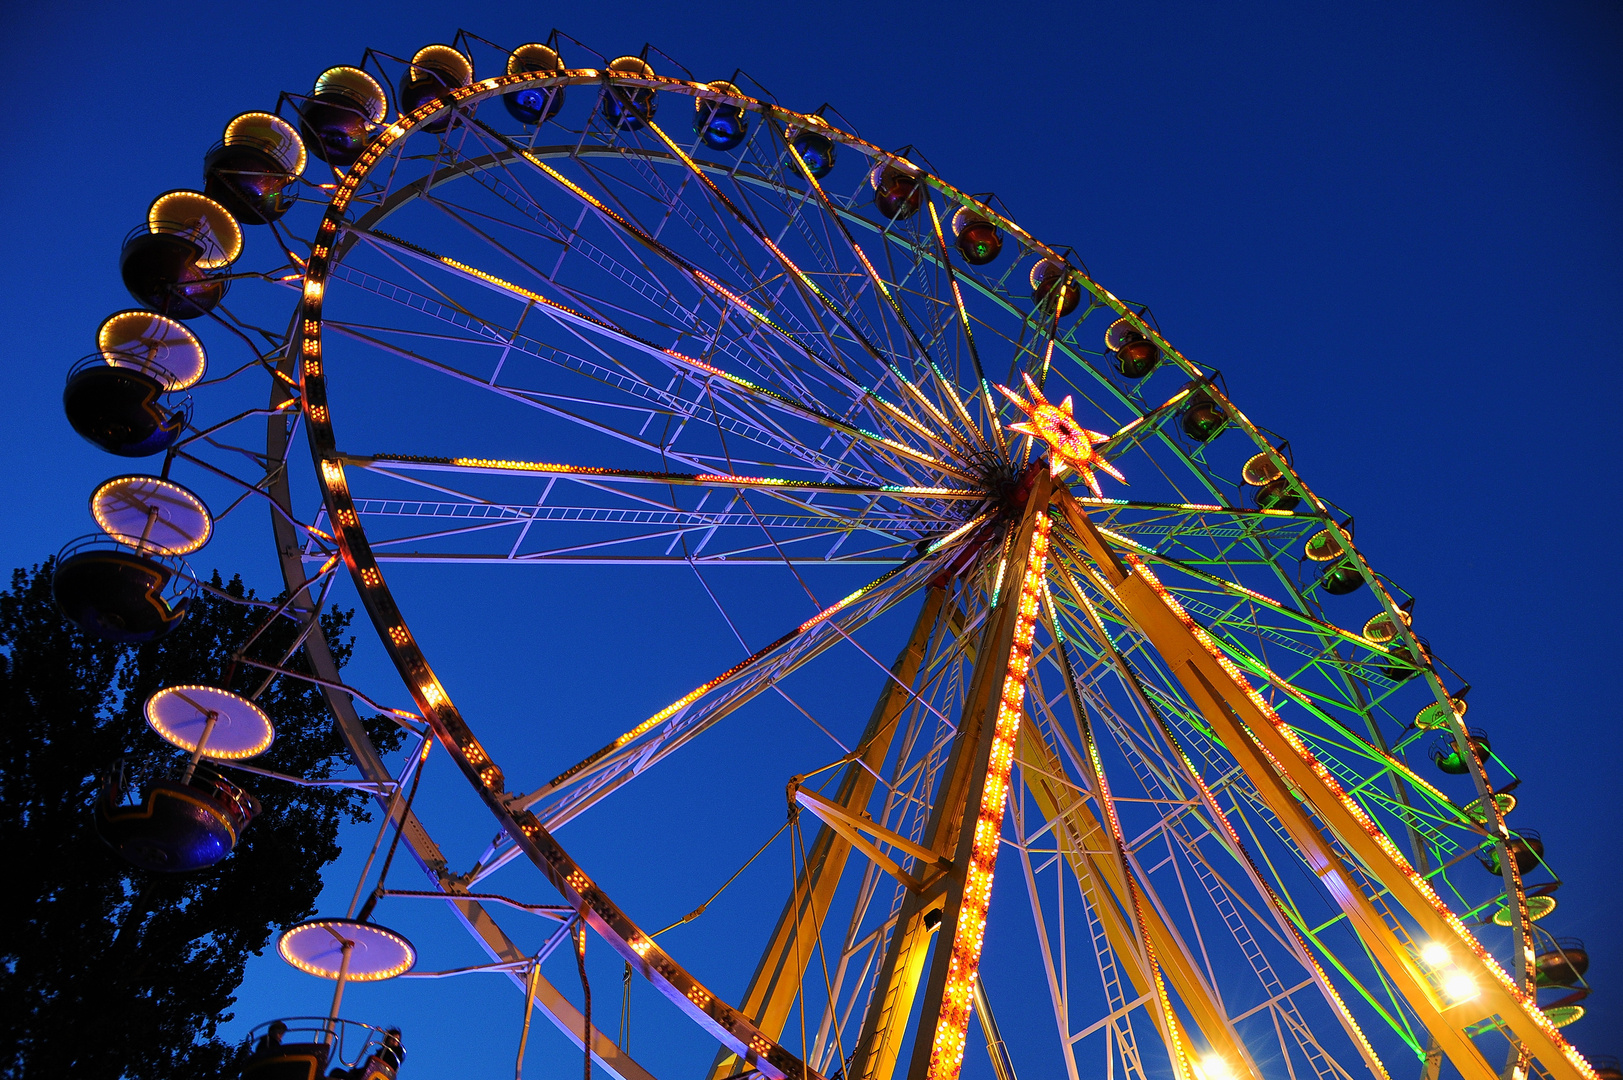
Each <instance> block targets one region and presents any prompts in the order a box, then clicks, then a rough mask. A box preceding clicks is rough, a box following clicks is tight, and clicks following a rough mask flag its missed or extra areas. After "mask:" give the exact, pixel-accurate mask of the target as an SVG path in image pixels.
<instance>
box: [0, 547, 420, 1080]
mask: <svg viewBox="0 0 1623 1080" xmlns="http://www.w3.org/2000/svg"><path fill="white" fill-rule="evenodd" d="M52 569H53V563H52V562H50V561H47V562H46V563H45V564H44V565H43V566H35V567H34V568H33V569H32V570H31V571H29V570H21V569H19V570H16V571H15V572H14V573H13V575H12V582H11V589H10V590H9V591H6V592H0V852H4V854H5V857H6V860H7V864H8V865H9V867H10V873H11V874H13V875H15V879H14V884H15V885H16V886H17V887H16V888H8V889H7V890H6V892H5V895H6V900H5V903H4V907H3V908H0V910H3V911H4V912H5V913H6V917H5V920H4V924H3V930H0V935H3V936H0V1074H3V1075H5V1076H7V1077H17V1078H20V1080H28V1078H34V1077H41V1078H43V1077H51V1078H53V1080H57V1078H62V1077H68V1076H72V1077H76V1078H82V1080H104V1078H105V1080H118V1078H120V1077H127V1078H129V1080H149V1078H150V1080H160V1078H161V1080H180V1078H185V1077H198V1078H204V1077H207V1078H209V1080H218V1078H220V1077H221V1076H222V1074H223V1073H224V1072H225V1071H226V1070H228V1069H229V1067H230V1062H231V1059H232V1056H233V1055H234V1053H235V1048H234V1047H229V1046H227V1045H226V1044H224V1043H222V1042H221V1041H220V1040H219V1039H218V1038H217V1036H216V1031H217V1028H218V1026H219V1024H220V1023H221V1022H222V1021H225V1020H229V1019H231V1015H230V1014H229V1013H228V1012H227V1010H228V1009H229V1008H230V1007H231V1005H232V1003H233V1002H234V1001H235V1000H236V999H235V997H234V996H233V995H234V992H235V990H236V988H237V986H238V984H239V983H241V981H242V973H243V966H244V964H245V963H246V962H247V960H248V957H249V955H250V954H254V953H258V952H260V951H261V950H263V949H264V948H265V946H266V945H267V944H268V943H269V941H270V939H271V935H272V934H273V933H275V932H277V931H279V930H281V929H283V928H285V927H287V926H289V925H291V924H293V923H295V922H298V921H299V920H301V919H303V918H308V917H309V916H310V915H311V914H313V913H314V904H315V900H316V896H317V894H318V893H319V892H320V890H321V868H322V867H323V866H325V865H326V864H327V863H329V862H331V861H332V860H333V859H335V858H336V857H337V856H338V853H339V846H338V842H337V838H338V828H339V825H340V824H341V823H342V822H344V821H346V820H347V821H351V822H359V821H366V820H369V819H370V815H369V813H368V812H367V799H366V797H365V796H363V795H361V794H360V793H358V792H354V791H350V790H347V789H343V788H307V787H298V786H295V785H292V784H288V783H286V782H282V781H277V780H273V779H269V778H261V777H254V776H246V775H244V774H241V773H238V774H235V776H234V778H240V780H241V781H242V782H243V783H244V784H245V786H247V787H248V788H249V789H250V790H252V791H254V792H255V794H257V795H258V796H259V797H260V798H261V800H262V801H263V802H264V804H265V810H264V813H263V814H262V815H261V816H260V817H259V818H258V819H257V820H256V821H254V823H253V824H252V825H250V826H249V827H248V829H247V831H246V832H245V833H244V835H243V837H242V841H241V843H240V844H239V845H238V847H237V849H236V851H235V852H234V853H233V854H232V855H231V856H230V857H229V858H227V859H226V860H225V861H224V862H222V863H220V864H219V865H217V866H215V867H212V868H210V869H207V870H202V871H199V872H197V873H193V874H160V873H149V872H145V871H141V870H137V869H135V868H134V867H132V866H130V865H129V864H127V863H125V862H124V861H123V860H122V859H120V858H119V857H118V856H117V855H116V854H114V853H113V851H112V850H111V849H110V848H108V847H107V846H106V845H105V844H103V843H102V841H101V840H100V838H99V837H98V836H97V835H96V832H95V828H94V825H93V822H92V817H91V808H92V805H93V803H94V800H95V798H96V795H97V791H98V784H99V780H98V774H99V773H100V772H101V771H102V770H103V769H104V768H105V767H106V766H107V765H109V764H110V763H111V762H113V761H115V760H117V759H118V758H120V757H124V756H127V757H128V758H129V760H130V761H132V762H135V763H136V765H137V769H138V770H139V769H140V767H141V763H142V762H145V763H146V764H147V765H148V766H149V767H156V768H159V769H168V770H170V771H178V768H179V767H181V766H182V765H183V764H184V760H185V759H184V755H182V754H181V753H180V752H179V751H177V750H175V749H173V748H172V747H169V746H168V745H167V744H165V743H163V742H162V741H161V740H159V739H158V737H157V736H156V735H154V734H153V733H152V732H151V731H150V730H149V729H148V728H147V726H146V723H145V720H144V719H143V716H142V712H141V709H142V705H143V703H144V702H145V701H146V699H147V697H148V696H149V695H151V694H152V693H153V692H154V691H156V690H159V689H161V688H162V687H165V686H171V685H176V684H182V683H196V684H205V685H212V686H224V687H226V688H227V689H230V690H233V691H235V692H236V693H239V694H245V695H246V694H251V693H253V692H254V690H255V689H257V688H258V686H259V683H260V682H261V681H262V680H263V678H264V676H265V672H264V671H263V670H262V669H256V668H252V667H248V666H245V665H242V664H235V665H233V664H232V662H231V658H232V655H233V653H235V652H236V651H237V649H238V648H240V647H241V645H242V644H243V643H244V642H245V641H247V639H248V638H249V637H250V635H252V634H253V633H254V631H255V630H256V629H258V628H259V627H260V625H261V624H262V623H263V622H264V621H265V619H266V617H267V614H268V608H266V607H264V606H262V605H261V606H250V605H247V604H243V603H233V602H232V601H231V600H227V599H223V598H222V597H220V596H217V595H212V594H211V593H209V592H208V591H206V590H200V591H199V593H198V594H197V595H196V596H195V597H194V598H193V601H192V605H191V609H190V611H189V613H188V614H187V616H186V620H185V622H184V623H183V624H182V625H181V626H180V627H179V628H178V629H177V630H175V631H174V632H173V633H172V634H170V635H169V636H168V637H166V638H164V639H163V640H162V641H159V642H156V643H153V644H149V645H143V646H138V647H127V646H118V645H112V644H108V643H105V642H101V641H97V640H93V639H91V638H89V637H87V636H86V635H84V634H82V633H81V632H80V631H79V630H78V629H76V628H75V627H74V626H72V625H71V624H70V623H68V622H67V621H66V620H65V619H63V618H62V616H61V614H60V613H59V612H58V611H57V609H56V606H55V603H54V602H53V600H52V597H51V572H52ZM212 584H213V586H214V587H215V588H216V589H220V590H222V591H223V592H225V593H227V594H229V595H230V596H231V597H233V598H234V599H236V600H239V601H240V600H253V599H255V598H254V594H253V592H252V591H251V590H246V589H245V588H244V586H243V584H242V581H241V579H240V578H232V579H231V580H230V581H229V582H222V581H221V580H220V577H219V574H218V573H216V574H215V575H214V577H213V581H212ZM351 615H352V613H351V612H339V611H331V612H327V613H325V614H323V615H322V617H321V626H322V629H323V631H324V632H325V633H326V635H327V638H328V641H329V642H330V643H331V645H332V650H333V654H334V657H335V659H336V660H337V661H338V663H339V664H340V665H341V664H343V663H344V662H345V661H346V660H347V659H348V658H349V655H350V652H351V650H352V648H353V644H354V639H353V638H346V637H345V636H344V634H345V631H346V629H347V627H348V626H349V622H350V617H351ZM297 630H298V628H297V626H296V625H295V624H294V623H293V622H292V621H291V620H289V619H287V618H285V617H279V618H275V619H274V620H273V621H272V623H271V624H270V625H269V626H268V627H266V629H265V631H264V633H262V634H261V635H260V637H259V639H258V640H257V641H256V642H255V643H254V644H253V646H252V647H251V648H250V650H249V651H248V653H247V655H249V656H251V657H253V658H255V659H259V660H262V661H264V662H269V663H277V662H279V661H281V660H282V657H283V656H284V654H285V653H287V651H288V650H289V649H290V648H291V647H292V646H293V644H294V643H295V641H296V638H297ZM302 665H303V653H302V651H301V652H299V653H296V654H295V655H294V656H293V657H292V658H290V659H289V660H288V661H287V662H286V663H285V664H283V665H282V666H284V667H287V668H289V669H291V670H301V669H302ZM257 701H258V703H259V705H260V706H261V707H262V708H264V709H265V711H266V712H267V713H268V714H269V715H270V716H271V719H272V720H273V722H274V723H275V725H276V729H277V737H276V742H275V744H274V745H273V746H272V747H271V749H270V750H269V751H268V752H267V753H266V754H264V755H263V756H262V757H261V758H259V759H257V760H256V761H255V762H254V764H255V765H257V766H260V767H263V768H267V769H273V770H275V771H277V772H281V773H286V774H288V775H292V776H300V777H304V778H307V779H323V778H327V777H329V776H331V775H332V774H333V773H334V772H335V771H337V770H341V769H342V768H343V767H344V766H345V764H346V763H347V762H348V760H349V759H348V754H347V751H346V750H345V747H344V745H343V742H342V740H341V739H340V738H339V736H338V734H337V732H336V731H335V730H334V726H333V723H332V718H331V715H330V714H329V713H328V711H327V707H326V704H325V703H324V702H323V700H322V698H321V695H320V693H319V692H318V691H317V689H316V687H315V686H314V685H312V684H310V683H307V682H303V681H301V680H297V679H291V678H287V677H285V676H283V677H278V678H277V679H276V680H275V681H273V682H272V683H271V684H270V685H269V686H268V687H267V688H266V689H265V691H264V692H263V693H262V694H260V696H259V697H258V698H257ZM369 728H370V729H371V732H372V737H373V740H374V742H376V743H377V744H378V747H379V749H380V750H385V751H388V750H393V749H396V748H398V746H399V745H400V741H401V736H402V734H403V733H402V732H401V731H400V729H399V728H397V727H395V726H394V725H393V724H390V723H389V722H388V721H387V720H385V719H384V718H382V717H374V718H373V719H372V720H371V721H369ZM227 774H228V775H232V774H230V772H229V770H227Z"/></svg>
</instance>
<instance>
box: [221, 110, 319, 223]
mask: <svg viewBox="0 0 1623 1080" xmlns="http://www.w3.org/2000/svg"><path fill="white" fill-rule="evenodd" d="M308 160H309V159H308V157H307V155H306V154H305V150H304V142H303V141H302V140H301V139H300V138H299V134H298V132H296V131H294V130H293V125H292V124H289V123H288V122H287V121H286V120H283V119H282V118H281V117H279V116H275V115H273V114H271V113H266V112H246V113H243V114H242V115H241V116H238V117H237V118H236V119H234V120H232V121H231V123H229V124H227V125H226V128H225V135H224V137H223V138H222V140H221V141H220V142H219V143H218V144H217V145H216V146H215V147H214V148H213V149H212V150H210V151H209V152H208V155H207V156H206V157H204V159H203V175H204V177H205V180H204V184H203V194H205V195H207V196H208V197H209V198H211V199H213V200H214V201H215V202H217V203H219V204H220V205H221V206H223V207H225V208H226V209H227V210H229V211H230V212H231V215H232V216H233V217H235V218H236V219H237V220H238V221H240V222H242V223H243V224H244V225H268V224H270V223H271V222H273V221H275V220H277V219H278V218H280V217H281V216H282V215H283V214H285V213H287V210H288V207H290V206H292V205H293V201H292V200H291V199H288V198H286V197H285V196H284V194H283V192H284V190H285V189H286V188H287V187H288V185H290V184H292V183H293V181H295V180H297V179H298V178H299V174H301V173H303V172H304V166H305V164H306V162H307V161H308Z"/></svg>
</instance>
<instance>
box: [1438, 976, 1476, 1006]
mask: <svg viewBox="0 0 1623 1080" xmlns="http://www.w3.org/2000/svg"><path fill="white" fill-rule="evenodd" d="M1443 993H1445V994H1447V995H1448V997H1449V1000H1450V1001H1453V1002H1461V1001H1470V1000H1471V999H1472V998H1474V997H1476V996H1477V993H1478V991H1477V985H1476V980H1475V979H1473V978H1471V976H1469V975H1467V974H1466V973H1465V972H1463V971H1460V970H1459V969H1457V968H1456V969H1455V970H1453V971H1450V972H1449V973H1448V974H1447V975H1445V976H1444V977H1443Z"/></svg>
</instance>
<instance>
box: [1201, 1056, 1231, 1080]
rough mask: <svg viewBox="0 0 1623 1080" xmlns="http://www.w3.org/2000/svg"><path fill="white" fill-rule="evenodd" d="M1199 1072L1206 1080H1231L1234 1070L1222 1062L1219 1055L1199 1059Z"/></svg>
mask: <svg viewBox="0 0 1623 1080" xmlns="http://www.w3.org/2000/svg"><path fill="white" fill-rule="evenodd" d="M1200 1071H1201V1072H1203V1073H1205V1074H1206V1080H1232V1078H1233V1076H1234V1070H1233V1069H1231V1068H1229V1063H1228V1062H1226V1061H1224V1060H1223V1058H1222V1055H1220V1054H1207V1055H1206V1056H1205V1057H1203V1058H1201V1059H1200Z"/></svg>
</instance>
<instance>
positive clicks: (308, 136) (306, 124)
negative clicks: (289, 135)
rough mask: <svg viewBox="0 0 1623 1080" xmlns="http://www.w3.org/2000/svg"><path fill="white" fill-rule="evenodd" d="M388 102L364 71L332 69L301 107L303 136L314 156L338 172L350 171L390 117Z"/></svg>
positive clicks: (327, 71)
mask: <svg viewBox="0 0 1623 1080" xmlns="http://www.w3.org/2000/svg"><path fill="white" fill-rule="evenodd" d="M388 109H389V103H388V98H387V97H385V96H384V93H383V87H381V86H379V85H378V82H377V80H376V79H374V78H372V76H370V75H368V74H367V73H366V72H364V71H362V70H361V69H360V68H355V67H348V66H339V67H332V68H328V69H327V70H326V71H323V72H322V73H321V75H320V76H319V77H318V78H317V79H316V84H315V87H314V88H313V89H312V90H311V91H310V96H309V97H308V98H306V99H304V100H303V101H302V102H300V104H299V133H300V134H301V135H302V136H303V138H302V142H303V143H304V145H306V146H308V147H309V148H310V152H311V153H312V154H314V155H315V156H316V157H318V158H320V159H321V160H322V161H325V162H326V163H327V164H329V165H331V166H332V167H333V168H335V169H347V168H349V167H350V166H351V165H353V164H355V159H356V158H358V157H360V156H361V151H362V150H364V149H366V144H367V142H368V141H369V140H370V139H371V138H372V132H374V131H376V130H377V127H378V125H379V124H381V123H382V122H383V118H384V116H386V115H387V114H388Z"/></svg>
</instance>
